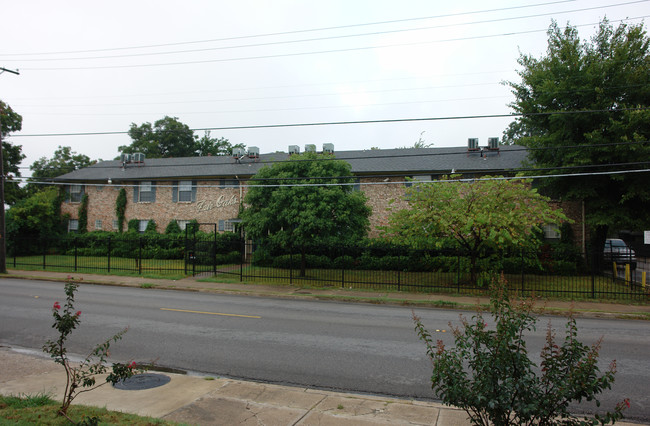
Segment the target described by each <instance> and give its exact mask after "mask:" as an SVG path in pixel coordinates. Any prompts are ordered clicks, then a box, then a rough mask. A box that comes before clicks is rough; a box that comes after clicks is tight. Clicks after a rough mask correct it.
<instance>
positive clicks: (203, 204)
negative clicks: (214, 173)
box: [196, 195, 239, 212]
mask: <svg viewBox="0 0 650 426" xmlns="http://www.w3.org/2000/svg"><path fill="white" fill-rule="evenodd" d="M238 203H239V201H238V199H237V196H236V195H233V196H231V197H230V198H226V196H225V195H220V196H219V198H217V199H216V200H201V201H199V202H198V203H196V211H197V212H207V211H208V210H212V209H221V208H223V207H228V206H234V205H237V204H238Z"/></svg>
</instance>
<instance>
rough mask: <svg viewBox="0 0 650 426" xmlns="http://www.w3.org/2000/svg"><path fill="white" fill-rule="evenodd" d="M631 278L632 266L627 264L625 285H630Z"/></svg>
mask: <svg viewBox="0 0 650 426" xmlns="http://www.w3.org/2000/svg"><path fill="white" fill-rule="evenodd" d="M631 279H632V278H631V276H630V264H629V263H626V264H625V284H627V285H629V284H630V281H631Z"/></svg>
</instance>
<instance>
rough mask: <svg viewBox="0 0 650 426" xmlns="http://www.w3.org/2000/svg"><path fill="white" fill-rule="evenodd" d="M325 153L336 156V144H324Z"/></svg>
mask: <svg viewBox="0 0 650 426" xmlns="http://www.w3.org/2000/svg"><path fill="white" fill-rule="evenodd" d="M323 152H324V153H327V154H334V144H333V143H324V144H323Z"/></svg>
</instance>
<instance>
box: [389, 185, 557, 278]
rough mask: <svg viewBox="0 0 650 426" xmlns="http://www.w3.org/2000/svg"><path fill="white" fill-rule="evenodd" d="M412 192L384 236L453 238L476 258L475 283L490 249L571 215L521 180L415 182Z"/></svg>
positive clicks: (524, 239) (427, 240) (525, 238)
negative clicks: (478, 264)
mask: <svg viewBox="0 0 650 426" xmlns="http://www.w3.org/2000/svg"><path fill="white" fill-rule="evenodd" d="M406 197H407V202H408V208H406V209H400V210H397V211H395V212H393V213H392V214H391V216H390V218H389V224H388V226H387V227H385V229H384V236H385V237H388V238H390V239H392V240H393V241H395V242H399V243H402V244H407V245H411V246H416V247H417V246H421V245H424V246H431V243H432V242H433V243H434V244H435V245H437V246H438V247H441V246H443V245H445V244H449V242H453V243H454V244H455V245H456V246H457V247H459V248H461V249H462V250H463V251H465V252H466V253H467V254H468V256H469V258H470V262H471V267H472V282H475V281H476V260H477V259H478V258H479V257H480V256H481V255H483V254H484V253H485V252H486V251H488V250H491V249H498V248H509V247H521V246H522V245H524V244H528V243H529V242H530V240H531V239H530V235H531V233H532V232H533V231H534V230H539V229H540V228H539V227H540V225H545V224H557V223H559V222H560V221H563V220H567V218H566V216H565V215H564V214H563V213H562V212H561V211H559V210H554V209H552V208H551V206H550V205H549V200H548V198H546V197H544V196H542V195H540V194H539V193H537V191H536V190H535V189H533V188H531V187H530V184H529V182H528V183H527V182H522V181H515V180H484V181H475V182H467V181H458V180H451V179H445V180H443V181H441V182H434V183H415V182H414V183H413V185H412V186H411V187H410V188H408V189H407V190H406Z"/></svg>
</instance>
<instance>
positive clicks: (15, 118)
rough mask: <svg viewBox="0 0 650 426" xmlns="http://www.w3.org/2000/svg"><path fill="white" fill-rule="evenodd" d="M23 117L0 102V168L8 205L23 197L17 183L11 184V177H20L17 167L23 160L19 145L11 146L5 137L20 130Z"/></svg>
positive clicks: (23, 156)
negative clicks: (4, 181)
mask: <svg viewBox="0 0 650 426" xmlns="http://www.w3.org/2000/svg"><path fill="white" fill-rule="evenodd" d="M22 125H23V117H22V116H21V115H20V114H18V113H16V112H14V110H13V109H11V107H10V106H9V105H7V104H6V103H4V102H3V101H1V100H0V132H1V133H2V149H3V156H2V162H3V164H2V167H3V170H4V173H5V176H7V181H6V183H7V185H5V202H6V203H7V204H9V205H12V204H14V203H15V202H16V201H18V200H19V199H20V198H22V197H23V192H22V190H21V189H20V187H19V186H18V183H16V182H13V183H12V175H13V176H16V177H20V169H19V168H18V165H19V164H20V162H21V161H23V160H24V159H25V155H24V154H23V153H22V147H21V146H20V145H12V144H11V143H9V142H8V141H7V136H8V135H9V133H11V132H17V131H19V130H20V129H22Z"/></svg>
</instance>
